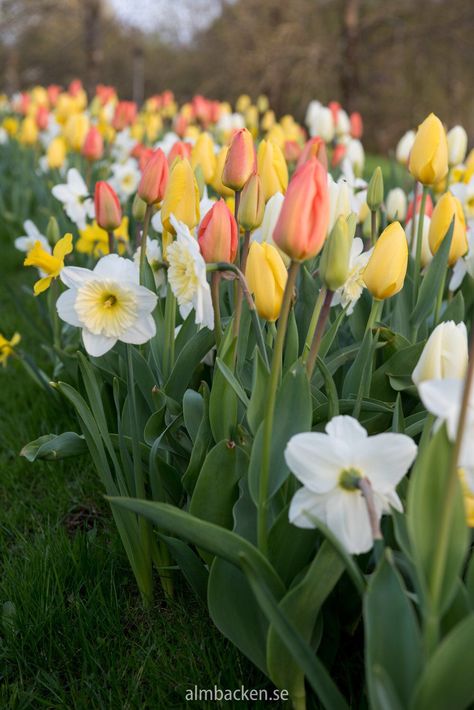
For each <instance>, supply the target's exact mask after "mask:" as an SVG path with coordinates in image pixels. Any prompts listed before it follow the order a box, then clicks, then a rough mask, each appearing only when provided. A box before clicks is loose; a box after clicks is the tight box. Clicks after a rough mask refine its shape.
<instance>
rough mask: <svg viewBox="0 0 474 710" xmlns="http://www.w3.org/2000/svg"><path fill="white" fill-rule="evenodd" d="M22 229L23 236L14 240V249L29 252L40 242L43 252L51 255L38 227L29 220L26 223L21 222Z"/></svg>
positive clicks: (47, 243)
mask: <svg viewBox="0 0 474 710" xmlns="http://www.w3.org/2000/svg"><path fill="white" fill-rule="evenodd" d="M23 228H24V230H25V234H24V235H22V236H21V237H17V238H16V239H15V247H16V248H17V249H18V251H24V252H29V251H30V250H31V249H33V247H34V245H35V244H36V242H40V244H41V246H42V247H43V248H44V249H45V251H47V252H48V253H51V247H50V245H49V242H48V240H47V239H46V237H45V236H44V234H41V232H40V231H39V229H38V227H37V226H36V224H34V222H32V221H31V219H27V220H26V222H23Z"/></svg>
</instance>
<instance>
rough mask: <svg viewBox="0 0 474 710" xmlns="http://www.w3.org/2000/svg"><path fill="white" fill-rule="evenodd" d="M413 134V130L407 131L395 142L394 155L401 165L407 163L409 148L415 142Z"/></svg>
mask: <svg viewBox="0 0 474 710" xmlns="http://www.w3.org/2000/svg"><path fill="white" fill-rule="evenodd" d="M415 135H416V134H415V131H407V132H406V133H404V134H403V136H402V137H401V138H400V140H399V141H398V143H397V147H396V149H395V157H396V159H397V160H398V162H399V163H401V164H402V165H408V161H409V160H410V153H411V149H412V148H413V143H414V142H415Z"/></svg>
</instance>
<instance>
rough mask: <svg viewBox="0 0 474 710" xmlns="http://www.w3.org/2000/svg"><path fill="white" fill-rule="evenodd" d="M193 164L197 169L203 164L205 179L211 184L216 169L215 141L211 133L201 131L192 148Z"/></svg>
mask: <svg viewBox="0 0 474 710" xmlns="http://www.w3.org/2000/svg"><path fill="white" fill-rule="evenodd" d="M191 165H192V167H193V168H194V169H195V168H196V166H197V165H200V166H201V170H202V174H203V176H204V181H205V182H206V184H207V185H209V184H210V182H211V180H212V178H213V177H214V173H215V170H216V154H215V153H214V143H213V140H212V138H211V136H210V135H209V133H201V134H200V136H199V138H198V139H197V141H196V143H195V144H194V146H193V148H192V150H191Z"/></svg>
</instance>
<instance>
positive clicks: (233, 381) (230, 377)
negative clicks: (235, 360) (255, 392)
mask: <svg viewBox="0 0 474 710" xmlns="http://www.w3.org/2000/svg"><path fill="white" fill-rule="evenodd" d="M216 365H217V367H218V368H219V370H220V371H221V372H222V374H223V375H224V377H225V379H226V380H227V382H228V383H229V385H230V386H231V387H232V389H233V390H234V392H235V394H236V395H237V397H238V398H239V399H240V401H241V402H242V404H243V405H244V407H248V406H249V398H248V397H247V394H246V392H245V390H244V388H243V387H242V385H241V384H240V382H239V381H238V379H237V378H236V376H235V375H234V373H233V372H232V370H231V369H230V368H229V367H227V365H226V364H225V362H224V361H223V360H221V358H220V357H217V358H216Z"/></svg>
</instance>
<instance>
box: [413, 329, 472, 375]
mask: <svg viewBox="0 0 474 710" xmlns="http://www.w3.org/2000/svg"><path fill="white" fill-rule="evenodd" d="M467 361H468V349H467V331H466V326H465V324H464V323H458V324H457V325H456V323H454V321H452V320H451V321H446V322H445V323H440V324H439V325H437V326H436V328H435V329H434V330H433V332H432V333H431V335H430V337H429V338H428V340H427V341H426V345H425V347H424V348H423V351H422V353H421V355H420V359H419V360H418V362H417V364H416V367H415V369H414V370H413V374H412V380H413V382H414V383H415V385H416V386H417V387H418V385H419V384H420V383H421V382H424V381H425V380H446V379H456V380H462V379H463V377H464V376H465V374H466V370H467Z"/></svg>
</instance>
